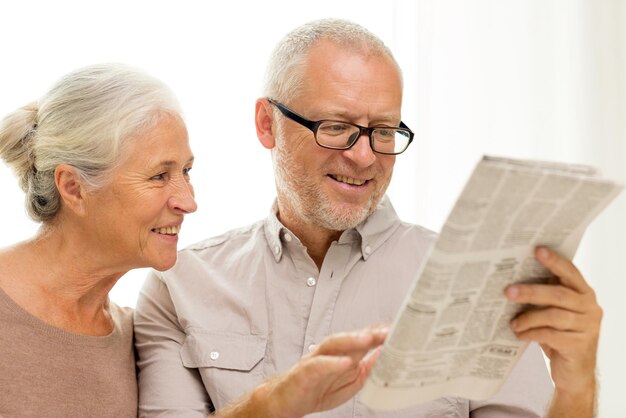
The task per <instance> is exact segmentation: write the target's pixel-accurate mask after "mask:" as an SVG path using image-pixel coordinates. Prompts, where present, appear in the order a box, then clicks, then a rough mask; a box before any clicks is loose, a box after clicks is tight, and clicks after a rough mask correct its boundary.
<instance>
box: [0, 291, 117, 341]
mask: <svg viewBox="0 0 626 418" xmlns="http://www.w3.org/2000/svg"><path fill="white" fill-rule="evenodd" d="M2 305H4V306H5V307H6V308H7V309H8V310H9V311H10V312H12V313H13V314H15V315H17V316H18V317H19V318H20V319H22V320H23V321H24V322H26V323H27V324H28V325H29V326H31V327H32V328H33V330H35V331H37V332H38V333H40V334H41V335H45V336H47V337H49V338H52V339H54V340H57V341H61V342H65V343H73V344H83V345H90V346H102V347H104V346H108V345H110V343H111V342H112V341H114V340H116V339H117V337H118V335H119V334H120V324H119V312H118V310H119V309H120V308H118V306H117V305H115V304H114V303H109V311H110V313H111V317H112V320H113V330H112V331H111V332H110V333H109V334H107V335H85V334H79V333H76V332H72V331H68V330H65V329H62V328H59V327H55V326H53V325H50V324H48V323H46V322H45V321H43V320H42V319H40V318H38V317H36V316H35V315H33V314H31V313H30V312H28V311H27V310H26V309H24V308H23V307H22V306H20V305H19V304H18V303H17V302H15V301H14V300H13V299H12V298H11V297H10V296H9V295H8V294H7V293H6V292H5V291H4V289H2V287H0V307H1V306H2Z"/></svg>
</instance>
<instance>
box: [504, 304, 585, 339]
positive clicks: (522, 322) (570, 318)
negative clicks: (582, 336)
mask: <svg viewBox="0 0 626 418" xmlns="http://www.w3.org/2000/svg"><path fill="white" fill-rule="evenodd" d="M587 322H588V318H587V316H585V315H581V314H580V313H577V312H572V311H567V310H564V309H558V308H546V309H535V310H530V311H526V312H524V313H523V314H521V315H519V316H518V317H516V318H515V319H514V320H513V321H511V328H512V329H513V331H515V332H516V333H522V332H525V331H528V330H530V329H537V328H551V329H555V330H559V331H570V332H577V331H584V330H586V329H587V328H589V324H588V323H587Z"/></svg>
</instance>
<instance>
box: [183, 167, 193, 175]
mask: <svg viewBox="0 0 626 418" xmlns="http://www.w3.org/2000/svg"><path fill="white" fill-rule="evenodd" d="M192 168H193V167H185V168H183V176H185V177H189V172H190V171H191V169H192Z"/></svg>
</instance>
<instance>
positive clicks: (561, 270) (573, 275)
mask: <svg viewBox="0 0 626 418" xmlns="http://www.w3.org/2000/svg"><path fill="white" fill-rule="evenodd" d="M535 257H536V258H537V260H539V262H540V263H541V264H543V265H544V266H545V267H546V268H547V269H548V270H550V271H551V272H552V273H553V274H555V275H556V276H557V277H558V278H559V279H560V281H561V284H563V285H564V286H567V287H569V288H571V289H573V290H575V291H577V292H579V293H586V292H588V291H590V290H591V287H590V286H589V285H588V284H587V282H586V281H585V279H584V277H583V276H582V274H580V271H578V269H577V268H576V266H575V265H574V264H572V262H571V261H569V260H568V259H566V258H564V257H561V256H560V255H559V254H557V253H556V252H554V251H552V250H550V249H548V248H545V247H538V248H536V249H535Z"/></svg>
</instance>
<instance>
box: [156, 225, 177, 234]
mask: <svg viewBox="0 0 626 418" xmlns="http://www.w3.org/2000/svg"><path fill="white" fill-rule="evenodd" d="M152 232H156V233H157V234H161V235H178V233H179V232H180V226H168V227H167V228H153V229H152Z"/></svg>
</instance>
